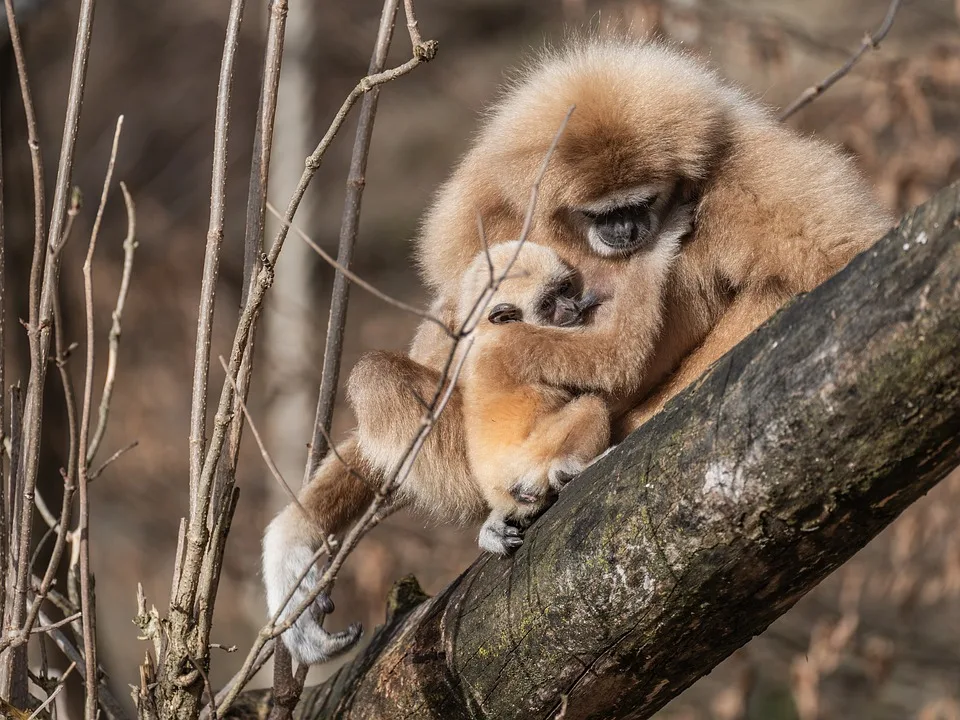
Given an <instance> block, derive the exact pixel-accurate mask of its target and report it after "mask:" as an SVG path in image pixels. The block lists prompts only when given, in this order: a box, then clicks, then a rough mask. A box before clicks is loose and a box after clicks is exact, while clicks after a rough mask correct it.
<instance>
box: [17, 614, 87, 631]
mask: <svg viewBox="0 0 960 720" xmlns="http://www.w3.org/2000/svg"><path fill="white" fill-rule="evenodd" d="M82 616H83V613H81V612H75V613H74V614H73V615H68V616H67V617H65V618H63V619H62V620H57V622H55V623H51V624H50V625H38V626H37V627H35V628H34V629H33V630H31V631H30V632H31V633H33V634H35V635H38V634H42V633H48V632H50V631H51V630H56V629H57V628H58V627H63V626H64V625H68V624H70V623H72V622H73V621H74V620H78V619H80V618H81V617H82Z"/></svg>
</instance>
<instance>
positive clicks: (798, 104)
mask: <svg viewBox="0 0 960 720" xmlns="http://www.w3.org/2000/svg"><path fill="white" fill-rule="evenodd" d="M901 4H902V0H891V2H890V7H889V8H887V14H886V16H885V17H884V18H883V22H882V23H881V24H880V27H879V28H877V30H876V32H874V33H873V35H870V34H867V35H864V37H863V41H862V42H861V43H860V47H858V48H857V50H856V52H854V53H853V55H851V56H850V57H849V59H848V60H847V61H846V62H845V63H844V64H843V65H841V66H840V67H839V68H837V69H836V70H834V71H833V72H832V73H830V74H829V75H827V77H825V78H824V79H823V80H821V81H820V82H819V83H817V84H816V85H811V86H810V87H808V88H807V89H806V90H804V91H803V92H802V93H800V96H799V97H798V98H797V99H796V100H794V101H793V102H792V103H790V105H788V106H787V109H786V110H784V111H783V112H782V113H780V120H786V119H787V118H788V117H790V116H791V115H793V114H794V113H796V112H797V111H799V110H801V109H802V108H805V107H806V106H807V105H809V104H810V103H812V102H813V101H814V100H816V99H817V98H818V97H820V96H821V95H823V93H825V92H826V91H827V90H829V89H830V88H831V87H832V86H833V85H834V83H836V82H837V81H838V80H839V79H840V78H842V77H843V76H844V75H846V74H847V73H849V72H850V71H851V70H852V69H853V67H854V65H856V64H857V63H858V62H860V58H861V57H863V55H864V53H866V52H867V50H876V49H877V48H878V47H879V46H880V43H881V42H882V41H883V39H884V38H885V37H886V36H887V33H888V32H890V28H892V27H893V21H894V18H896V16H897V11H898V10H899V9H900V5H901Z"/></svg>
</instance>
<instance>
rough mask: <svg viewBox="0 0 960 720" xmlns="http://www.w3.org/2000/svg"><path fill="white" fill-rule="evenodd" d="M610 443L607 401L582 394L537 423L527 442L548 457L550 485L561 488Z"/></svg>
mask: <svg viewBox="0 0 960 720" xmlns="http://www.w3.org/2000/svg"><path fill="white" fill-rule="evenodd" d="M609 443H610V415H609V411H608V409H607V404H606V403H605V402H604V401H603V400H602V399H601V398H599V397H598V396H596V395H583V396H581V397H578V398H575V399H574V400H571V401H570V402H569V403H567V404H566V405H564V406H563V407H562V408H561V409H560V410H558V411H557V412H555V413H552V414H551V415H549V416H548V417H546V418H544V419H543V420H542V421H541V422H540V423H538V425H537V428H536V430H535V431H534V432H533V433H532V434H531V436H530V439H529V440H528V441H527V443H526V444H527V446H528V447H530V448H531V449H533V450H534V451H535V452H536V453H538V455H539V456H540V457H541V458H543V459H544V460H545V461H546V464H547V468H548V469H547V473H546V477H547V481H548V483H549V486H550V487H551V488H553V489H554V490H557V491H559V490H561V489H562V488H563V486H564V485H566V484H567V483H568V482H570V480H571V479H573V478H574V477H575V476H576V475H579V474H580V473H581V472H582V471H583V469H584V468H586V467H587V465H589V464H590V462H591V461H592V460H593V459H594V458H595V457H596V456H597V455H599V454H600V453H602V452H603V451H604V450H605V449H606V447H607V445H608V444H609Z"/></svg>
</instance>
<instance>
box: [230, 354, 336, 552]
mask: <svg viewBox="0 0 960 720" xmlns="http://www.w3.org/2000/svg"><path fill="white" fill-rule="evenodd" d="M219 360H220V364H221V365H222V366H223V369H224V371H226V370H227V362H226V360H224V359H223V356H222V355H221V356H220V358H219ZM227 380H228V381H229V382H230V383H231V384H232V383H233V378H231V377H230V376H229V375H227ZM234 391H236V386H235V385H234ZM237 401H238V402H239V404H240V410H241V412H242V413H243V417H245V418H246V420H247V424H248V425H249V426H250V432H251V433H252V434H253V439H254V440H255V441H256V443H257V447H258V448H260V456H261V457H262V458H263V462H264V463H265V464H266V466H267V469H268V470H269V471H270V474H271V475H272V476H273V479H274V480H276V482H277V484H278V485H279V486H280V487H281V488H283V491H284V492H285V493H287V497H289V498H290V501H291V502H292V503H293V504H294V505H296V506H297V507H298V508H299V509H300V512H301V513H303V517H304V518H305V519H306V520H307V521H308V522H309V521H310V515H309V514H308V513H307V511H306V509H305V508H304V507H303V505H301V504H300V501H299V500H298V499H297V494H296V493H295V492H294V491H293V490H292V489H291V488H290V486H289V485H288V484H287V481H286V480H284V479H283V475H281V473H280V469H279V468H278V467H277V464H276V463H275V462H274V461H273V457H272V456H271V455H270V452H269V451H268V450H267V446H266V445H264V444H263V438H262V437H261V436H260V432H259V431H258V430H257V426H256V425H255V424H254V422H253V418H252V417H251V416H250V410H249V409H248V408H247V404H246V403H245V402H244V401H243V400H242V399H241V398H240V395H239V393H238V394H237ZM318 530H319V532H320V536H321V537H323V538H326V536H327V535H326V532H324V530H323V528H318ZM323 542H324V545H326V540H325V539H324V541H323ZM327 551H328V552H329V548H327Z"/></svg>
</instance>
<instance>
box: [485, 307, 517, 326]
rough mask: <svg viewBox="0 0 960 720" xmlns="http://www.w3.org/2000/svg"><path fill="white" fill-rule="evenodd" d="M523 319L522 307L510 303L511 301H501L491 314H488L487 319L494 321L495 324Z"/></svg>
mask: <svg viewBox="0 0 960 720" xmlns="http://www.w3.org/2000/svg"><path fill="white" fill-rule="evenodd" d="M522 319H523V313H521V312H520V308H518V307H517V306H516V305H510V304H509V303H500V304H499V305H497V306H495V307H494V308H493V310H491V311H490V314H489V315H487V320H489V321H490V322H492V323H493V324H494V325H503V324H504V323H511V322H520V321H521V320H522Z"/></svg>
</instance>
